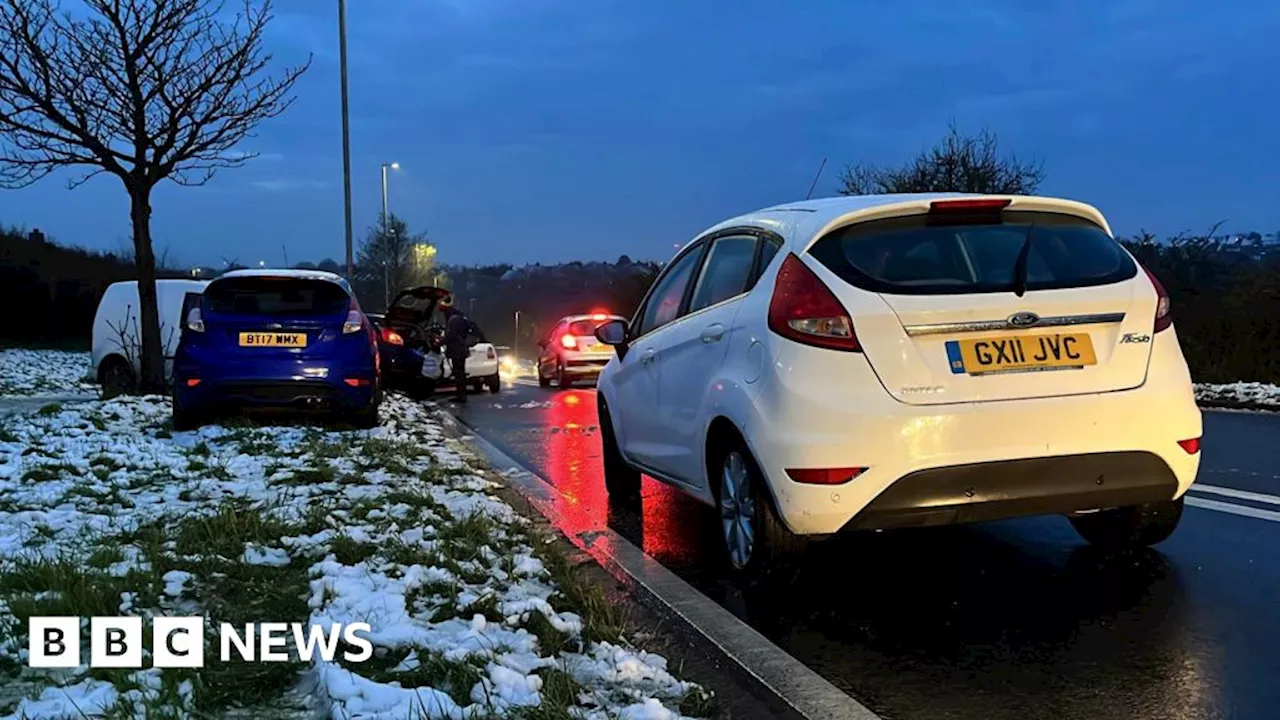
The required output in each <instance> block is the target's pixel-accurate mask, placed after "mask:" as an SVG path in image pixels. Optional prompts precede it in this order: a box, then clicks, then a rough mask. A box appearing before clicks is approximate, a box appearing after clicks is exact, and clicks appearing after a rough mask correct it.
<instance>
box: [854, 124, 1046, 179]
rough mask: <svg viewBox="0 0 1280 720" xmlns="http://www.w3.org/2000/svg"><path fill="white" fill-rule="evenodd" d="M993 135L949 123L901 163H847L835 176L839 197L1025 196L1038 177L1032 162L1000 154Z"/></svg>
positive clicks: (1040, 171) (1040, 175) (1038, 170)
mask: <svg viewBox="0 0 1280 720" xmlns="http://www.w3.org/2000/svg"><path fill="white" fill-rule="evenodd" d="M997 150H998V142H997V140H996V136H995V134H994V133H992V132H990V131H988V130H983V131H982V132H980V133H978V134H977V135H964V134H961V132H960V130H959V129H958V128H957V127H956V125H955V124H954V123H952V124H951V125H949V126H948V131H947V135H946V137H944V138H943V139H942V140H941V141H939V142H938V144H937V145H935V146H933V147H932V148H930V149H928V150H926V151H924V152H922V153H920V155H918V156H916V158H915V159H913V160H911V161H910V162H908V163H906V164H905V165H903V166H901V167H888V168H886V167H877V166H875V165H865V164H863V165H850V166H847V167H846V168H845V169H844V173H843V174H842V175H841V177H840V194H841V195H874V194H878V193H915V192H967V193H994V194H1000V195H1027V194H1030V193H1032V192H1035V189H1036V187H1038V186H1039V185H1040V182H1041V181H1042V180H1044V171H1043V169H1042V168H1041V167H1040V165H1039V164H1037V163H1023V162H1019V161H1018V159H1017V158H1016V157H1014V156H1012V155H1010V156H1009V157H1004V158H1002V157H1000V155H999V153H998V151H997Z"/></svg>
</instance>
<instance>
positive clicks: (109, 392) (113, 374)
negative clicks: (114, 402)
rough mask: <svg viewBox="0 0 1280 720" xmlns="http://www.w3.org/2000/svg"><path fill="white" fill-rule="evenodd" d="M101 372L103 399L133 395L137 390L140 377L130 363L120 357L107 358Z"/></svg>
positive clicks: (99, 382) (100, 384) (100, 382)
mask: <svg viewBox="0 0 1280 720" xmlns="http://www.w3.org/2000/svg"><path fill="white" fill-rule="evenodd" d="M99 374H100V379H99V381H98V384H99V386H100V389H101V395H102V399H103V400H110V399H111V398H115V397H120V396H121V395H132V394H134V393H135V392H137V389H138V379H137V377H135V376H134V374H133V368H131V367H129V363H127V362H125V361H124V360H122V359H120V358H119V357H112V358H109V359H107V360H106V361H105V367H103V368H102V370H101V372H100V373H99Z"/></svg>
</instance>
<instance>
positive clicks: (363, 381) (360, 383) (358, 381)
mask: <svg viewBox="0 0 1280 720" xmlns="http://www.w3.org/2000/svg"><path fill="white" fill-rule="evenodd" d="M342 382H344V383H346V384H348V385H350V386H351V387H369V386H370V385H372V384H373V381H372V380H370V379H368V378H343V380H342Z"/></svg>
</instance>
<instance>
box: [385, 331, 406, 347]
mask: <svg viewBox="0 0 1280 720" xmlns="http://www.w3.org/2000/svg"><path fill="white" fill-rule="evenodd" d="M382 342H384V343H386V344H388V345H403V344H404V338H403V337H401V336H400V333H398V332H396V331H395V330H392V329H391V328H382Z"/></svg>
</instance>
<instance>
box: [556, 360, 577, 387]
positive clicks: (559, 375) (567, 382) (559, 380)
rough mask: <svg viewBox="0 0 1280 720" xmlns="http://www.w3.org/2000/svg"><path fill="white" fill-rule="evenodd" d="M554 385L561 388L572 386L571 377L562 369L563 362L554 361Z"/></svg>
mask: <svg viewBox="0 0 1280 720" xmlns="http://www.w3.org/2000/svg"><path fill="white" fill-rule="evenodd" d="M556 385H557V386H559V387H560V388H561V389H564V388H568V387H572V386H573V379H572V378H570V377H569V375H568V373H566V372H565V371H564V363H556Z"/></svg>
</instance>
